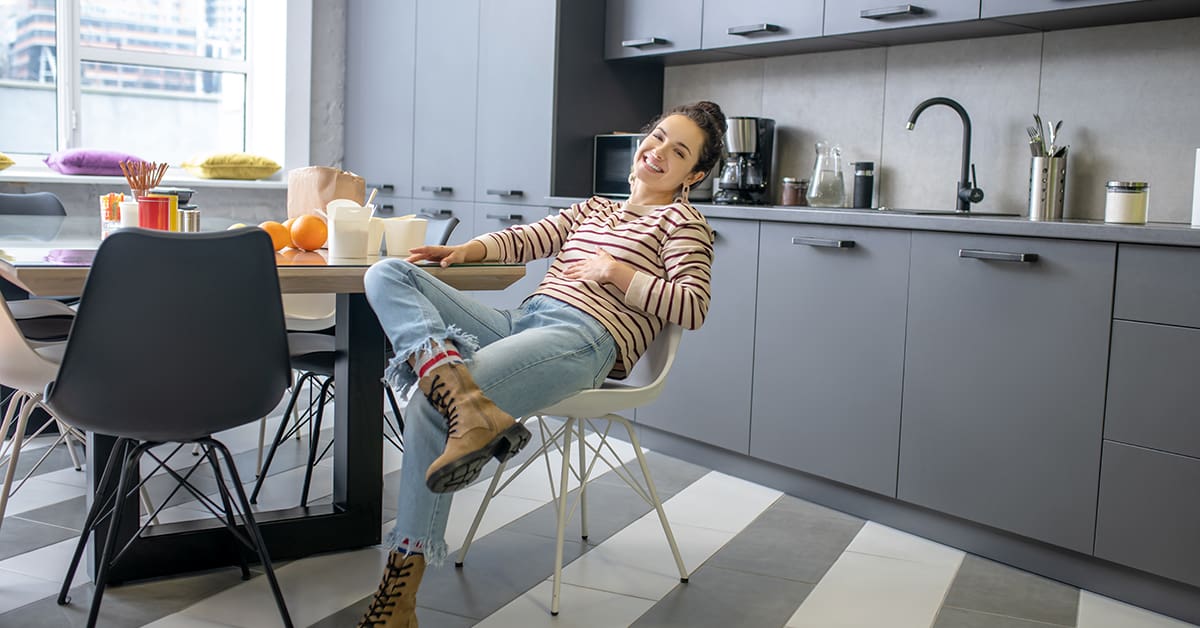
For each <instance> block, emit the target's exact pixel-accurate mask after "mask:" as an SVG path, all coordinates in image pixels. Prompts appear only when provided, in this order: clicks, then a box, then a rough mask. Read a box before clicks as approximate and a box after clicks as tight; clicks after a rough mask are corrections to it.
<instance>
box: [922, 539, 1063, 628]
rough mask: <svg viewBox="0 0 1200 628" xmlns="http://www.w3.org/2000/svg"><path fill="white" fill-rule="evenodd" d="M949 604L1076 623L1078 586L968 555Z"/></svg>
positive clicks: (1046, 620) (1025, 617) (955, 578)
mask: <svg viewBox="0 0 1200 628" xmlns="http://www.w3.org/2000/svg"><path fill="white" fill-rule="evenodd" d="M945 605H946V606H950V607H954V608H960V609H967V610H974V611H982V612H985V613H993V614H996V615H1006V616H1009V617H1016V618H1020V619H1028V620H1033V621H1040V622H1044V623H1048V624H1059V625H1064V626H1074V625H1075V619H1076V613H1077V611H1078V607H1079V589H1076V588H1075V587H1071V586H1068V585H1065V584H1062V583H1059V582H1055V581H1053V580H1050V579H1048V578H1043V577H1041V576H1037V575H1034V574H1031V573H1028V572H1024V571H1020V570H1018V569H1013V568H1012V567H1009V566H1007V565H1002V564H1000V563H996V562H993V561H990V560H986V559H983V558H980V557H978V556H973V555H970V554H968V555H967V556H966V557H965V558H964V559H963V562H962V566H961V567H959V569H958V574H957V575H955V577H954V582H953V583H952V584H951V585H950V591H949V592H948V593H947V594H946V601H945Z"/></svg>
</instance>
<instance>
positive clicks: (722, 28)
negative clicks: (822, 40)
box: [701, 0, 825, 49]
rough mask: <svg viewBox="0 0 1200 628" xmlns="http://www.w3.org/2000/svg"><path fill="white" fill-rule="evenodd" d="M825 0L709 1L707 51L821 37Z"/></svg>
mask: <svg viewBox="0 0 1200 628" xmlns="http://www.w3.org/2000/svg"><path fill="white" fill-rule="evenodd" d="M824 11H825V4H824V2H823V1H822V0H791V1H788V0H740V1H733V0H705V2H704V19H703V24H704V31H703V33H702V36H701V44H702V46H703V47H704V48H705V49H713V48H727V47H730V46H744V45H747V44H763V43H767V42H778V41H783V40H790V39H804V38H809V37H820V36H821V23H822V16H823V15H824Z"/></svg>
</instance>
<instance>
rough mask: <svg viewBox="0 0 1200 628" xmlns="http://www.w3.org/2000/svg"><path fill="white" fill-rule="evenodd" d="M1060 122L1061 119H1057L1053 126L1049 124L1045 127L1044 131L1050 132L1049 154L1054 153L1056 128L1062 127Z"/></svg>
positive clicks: (1056, 138)
mask: <svg viewBox="0 0 1200 628" xmlns="http://www.w3.org/2000/svg"><path fill="white" fill-rule="evenodd" d="M1062 123H1063V121H1062V120H1059V121H1058V122H1055V123H1054V125H1053V126H1050V127H1049V128H1047V129H1046V131H1047V132H1048V133H1049V134H1050V148H1049V149H1048V152H1049V153H1050V154H1051V155H1054V153H1055V150H1056V149H1057V143H1058V142H1057V140H1058V130H1059V129H1061V128H1062Z"/></svg>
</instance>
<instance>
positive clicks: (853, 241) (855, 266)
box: [750, 223, 910, 496]
mask: <svg viewBox="0 0 1200 628" xmlns="http://www.w3.org/2000/svg"><path fill="white" fill-rule="evenodd" d="M909 241H910V235H909V233H908V232H907V231H899V230H886V229H862V228H848V227H830V226H821V225H804V224H784V223H763V225H762V237H761V240H760V242H761V244H760V246H759V257H758V259H759V275H758V311H757V315H756V324H755V337H754V401H753V410H752V412H751V422H750V426H751V429H750V454H751V455H752V456H754V457H756V458H762V459H764V460H769V461H771V462H775V463H778V464H781V465H784V466H787V467H791V468H793V469H799V470H801V471H805V472H808V473H812V474H815V475H819V476H822V477H825V478H829V479H831V480H835V481H838V482H842V483H844V484H849V485H851V486H856V487H858V488H863V489H866V490H869V491H873V492H876V493H881V494H884V495H888V496H895V494H896V455H897V452H898V450H899V447H900V444H899V439H900V391H901V385H902V382H903V381H904V380H903V368H904V321H905V303H906V301H907V293H908V257H909Z"/></svg>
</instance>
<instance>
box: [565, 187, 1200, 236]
mask: <svg viewBox="0 0 1200 628" xmlns="http://www.w3.org/2000/svg"><path fill="white" fill-rule="evenodd" d="M583 200H585V199H582V198H572V197H561V196H549V197H546V203H547V204H549V205H550V206H551V207H568V206H570V205H572V204H574V203H577V202H580V201H583ZM693 205H695V207H696V209H699V210H700V211H701V212H703V213H704V215H705V216H707V217H709V218H732V219H740V220H767V221H773V222H794V223H801V224H822V225H841V226H848V227H881V228H889V229H916V230H920V231H952V232H959V233H979V234H989V235H1005V236H1021V237H1034V238H1058V239H1066V240H1093V241H1098V242H1122V243H1128V244H1160V245H1172V246H1194V247H1200V227H1192V226H1191V225H1188V224H1185V223H1173V222H1171V223H1168V222H1151V223H1147V224H1144V225H1121V224H1112V223H1106V222H1104V221H1100V220H1057V221H1032V220H1029V219H1028V218H1026V217H1024V216H1012V217H1008V216H970V217H963V216H954V215H934V216H931V215H913V214H903V213H899V212H893V211H879V210H875V209H827V208H815V207H780V206H774V207H772V206H747V205H714V204H706V203H693Z"/></svg>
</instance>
